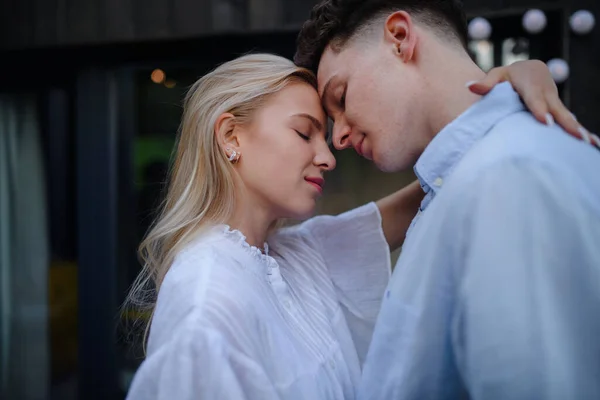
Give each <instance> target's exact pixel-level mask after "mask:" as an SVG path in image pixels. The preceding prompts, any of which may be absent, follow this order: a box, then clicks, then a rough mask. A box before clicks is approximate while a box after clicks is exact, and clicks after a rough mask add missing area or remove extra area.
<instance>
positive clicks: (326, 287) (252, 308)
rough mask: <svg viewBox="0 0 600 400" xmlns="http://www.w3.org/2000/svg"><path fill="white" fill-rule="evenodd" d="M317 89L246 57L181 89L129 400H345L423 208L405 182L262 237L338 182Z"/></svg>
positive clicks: (150, 244) (293, 70)
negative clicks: (143, 346)
mask: <svg viewBox="0 0 600 400" xmlns="http://www.w3.org/2000/svg"><path fill="white" fill-rule="evenodd" d="M542 86H543V85H542ZM315 87H316V81H315V77H314V76H313V75H312V74H311V73H310V72H309V71H307V70H305V69H301V68H298V67H296V66H294V64H293V63H292V62H291V61H288V60H286V59H284V58H280V57H277V56H273V55H258V54H257V55H249V56H244V57H241V58H238V59H236V60H233V61H230V62H227V63H225V64H224V65H222V66H220V67H218V68H217V69H216V70H214V71H213V72H211V73H209V74H208V75H206V76H204V77H203V78H201V79H200V80H198V81H197V82H196V83H195V84H194V85H193V86H192V87H191V89H190V91H189V93H188V95H187V97H186V99H185V104H184V113H183V121H182V125H181V132H180V137H179V141H178V145H177V150H176V155H175V160H174V165H173V167H172V171H171V174H170V182H169V188H168V193H167V196H166V200H165V202H164V205H163V207H162V213H161V215H160V217H159V218H158V220H157V221H156V222H155V224H154V226H153V228H152V229H151V230H150V232H149V234H148V235H147V237H146V239H145V240H144V242H143V243H142V245H141V254H142V256H143V259H144V260H145V266H144V271H143V273H142V275H140V278H139V279H138V282H137V284H136V285H135V287H134V288H133V291H132V293H131V299H132V301H136V300H139V299H140V296H141V295H143V294H144V293H145V290H146V289H147V284H148V283H149V282H150V283H152V284H153V285H154V287H155V289H156V291H157V293H158V296H157V301H156V304H155V305H154V303H151V304H150V305H151V307H152V308H153V318H152V322H151V329H150V330H149V338H148V345H147V358H146V359H145V361H144V362H143V363H142V365H141V367H140V368H139V370H138V372H137V374H136V376H135V378H134V381H133V383H132V386H131V389H130V392H129V395H128V398H129V399H146V400H149V399H164V400H171V399H177V400H185V399H210V400H212V399H215V400H216V399H256V400H258V399H260V400H269V399H306V400H316V399H352V398H354V394H355V387H356V385H357V383H358V380H359V377H360V373H361V363H362V361H363V358H364V356H365V353H366V350H367V347H368V345H369V341H370V338H371V333H372V330H373V325H374V322H375V318H376V315H377V313H378V310H379V306H380V299H381V297H382V294H383V292H384V289H385V287H386V285H387V282H388V278H389V276H390V248H391V249H394V248H397V247H398V246H400V245H401V243H402V241H403V239H404V234H405V232H406V229H407V228H408V226H409V224H410V221H411V219H412V217H413V216H414V215H415V213H416V211H417V208H418V205H419V202H420V200H421V199H422V197H423V195H422V193H421V191H420V188H419V186H418V185H417V184H413V185H410V186H408V187H406V188H404V189H403V190H400V191H399V192H397V193H395V194H392V195H391V196H389V197H386V198H384V199H382V200H380V201H378V202H377V203H370V204H367V205H364V206H362V207H359V208H357V209H355V210H352V211H349V212H347V213H345V214H342V215H339V216H335V217H332V216H319V217H315V218H312V219H309V220H307V221H306V222H304V223H302V224H300V225H297V226H294V227H287V228H282V229H275V226H276V225H277V222H278V221H279V220H280V219H283V218H294V219H306V218H307V217H309V216H310V215H311V213H312V212H313V210H314V208H315V203H316V201H317V199H318V198H319V196H320V195H321V192H322V189H323V185H324V183H325V181H324V174H325V172H327V171H330V170H332V169H333V168H335V158H334V156H333V155H332V153H331V152H330V150H329V146H328V144H327V137H326V136H327V132H326V115H325V113H324V111H323V109H322V108H321V103H320V101H319V96H318V94H317V92H316V90H315ZM526 89H527V90H528V91H531V92H533V91H534V89H535V90H537V89H540V88H539V87H535V86H534V87H527V88H526ZM562 112H566V110H564V111H562Z"/></svg>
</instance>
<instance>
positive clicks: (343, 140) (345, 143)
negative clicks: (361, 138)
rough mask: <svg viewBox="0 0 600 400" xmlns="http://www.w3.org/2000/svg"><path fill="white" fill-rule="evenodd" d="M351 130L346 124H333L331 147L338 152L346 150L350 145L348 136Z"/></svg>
mask: <svg viewBox="0 0 600 400" xmlns="http://www.w3.org/2000/svg"><path fill="white" fill-rule="evenodd" d="M351 133H352V130H351V129H350V126H348V124H346V123H339V124H338V123H334V124H333V146H334V147H335V148H336V149H338V150H344V149H347V148H348V147H350V146H351V145H352V143H351V142H350V134H351Z"/></svg>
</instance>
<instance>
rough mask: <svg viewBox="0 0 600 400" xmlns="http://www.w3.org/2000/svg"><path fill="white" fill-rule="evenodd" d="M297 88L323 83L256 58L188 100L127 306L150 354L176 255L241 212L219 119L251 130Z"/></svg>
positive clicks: (289, 65) (229, 69)
mask: <svg viewBox="0 0 600 400" xmlns="http://www.w3.org/2000/svg"><path fill="white" fill-rule="evenodd" d="M292 82H304V83H307V84H310V85H311V86H313V87H315V88H316V83H317V82H316V77H315V76H314V75H313V73H312V72H310V71H309V70H307V69H304V68H299V67H297V66H296V65H294V63H293V62H292V61H290V60H288V59H285V58H283V57H279V56H276V55H271V54H250V55H245V56H242V57H239V58H237V59H234V60H232V61H229V62H226V63H224V64H222V65H220V66H219V67H217V68H216V69H215V70H213V71H212V72H210V73H209V74H207V75H205V76H203V77H202V78H200V79H199V80H198V81H196V82H195V83H194V84H193V85H192V86H191V88H190V89H189V91H188V93H187V94H186V97H185V100H184V107H183V117H182V121H181V125H180V128H179V135H178V139H177V144H176V148H175V153H174V160H173V163H172V165H171V170H170V172H169V184H168V190H167V193H166V198H165V199H164V201H163V202H162V204H161V206H160V210H159V214H158V217H157V219H156V220H155V222H154V223H153V225H152V227H151V228H150V230H149V231H148V233H147V234H146V237H145V238H144V240H143V241H142V242H141V244H140V247H139V256H140V258H141V262H142V264H143V267H142V271H141V272H140V274H139V275H138V277H137V278H136V280H135V281H134V283H133V285H132V287H131V289H130V292H129V294H128V297H127V300H126V302H125V305H126V306H128V307H127V308H133V309H134V311H136V312H137V314H138V315H139V312H142V313H144V312H145V314H146V315H148V317H147V318H142V319H143V320H144V325H145V326H144V351H145V342H146V338H147V334H148V329H149V326H150V321H151V319H152V314H153V312H154V306H155V303H156V300H155V299H156V294H157V293H158V291H159V290H160V286H161V284H162V281H163V279H164V277H165V275H166V274H167V272H168V270H169V268H170V266H171V264H172V263H173V260H174V258H175V256H176V254H177V253H178V252H179V251H181V250H182V249H183V248H184V247H185V246H186V245H187V244H189V243H190V242H191V241H192V240H193V239H194V238H195V237H196V236H197V235H198V234H199V233H200V232H201V231H202V230H203V229H204V228H206V227H208V226H212V225H215V224H220V223H225V222H226V220H227V218H228V217H229V216H230V215H231V214H232V212H233V210H234V207H235V198H234V175H233V174H234V171H233V166H232V164H231V162H229V160H228V159H227V156H226V155H225V153H224V152H223V150H222V149H221V147H220V145H219V143H218V140H217V137H216V135H215V132H214V126H215V123H216V120H217V118H218V117H219V116H220V115H221V114H223V113H231V114H233V115H234V116H235V121H236V123H240V124H246V123H248V122H250V121H251V119H252V116H253V114H254V113H255V112H256V110H258V109H260V108H261V107H262V106H263V105H264V104H265V102H266V101H267V100H268V99H269V97H270V96H272V95H273V94H275V93H278V92H279V91H281V90H282V89H283V88H285V87H286V86H287V85H289V84H290V83H292ZM138 322H139V321H138Z"/></svg>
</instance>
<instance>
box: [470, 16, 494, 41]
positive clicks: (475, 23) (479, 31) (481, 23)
mask: <svg viewBox="0 0 600 400" xmlns="http://www.w3.org/2000/svg"><path fill="white" fill-rule="evenodd" d="M491 34H492V25H491V24H490V22H489V21H488V20H487V19H485V18H482V17H477V18H473V19H472V20H471V22H469V37H471V39H474V40H485V39H487V38H489V37H490V35H491Z"/></svg>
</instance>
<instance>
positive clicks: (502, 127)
mask: <svg viewBox="0 0 600 400" xmlns="http://www.w3.org/2000/svg"><path fill="white" fill-rule="evenodd" d="M515 163H519V164H520V165H523V168H524V173H526V171H527V170H528V169H531V168H550V169H552V170H554V171H557V172H560V173H561V174H564V175H565V176H571V175H576V176H579V177H581V178H582V180H583V181H584V182H585V181H589V182H590V183H591V182H593V179H594V171H598V170H599V169H600V153H598V150H596V149H594V148H593V147H592V146H590V145H588V144H587V143H585V142H583V141H582V140H579V139H577V138H574V137H572V136H571V135H569V134H568V133H566V132H565V131H564V130H563V129H562V128H560V127H559V126H557V125H554V126H546V125H544V124H541V123H539V122H538V121H537V120H535V118H534V117H533V116H532V115H531V114H530V113H529V112H519V113H515V114H512V115H510V116H509V117H507V118H505V119H503V120H502V121H500V122H499V123H498V124H496V125H495V126H494V127H493V128H492V129H491V130H490V131H489V132H488V133H487V134H486V136H485V137H484V138H482V139H481V140H480V141H479V142H478V143H477V144H475V145H474V146H473V148H472V149H471V150H470V151H469V152H468V153H467V154H466V155H465V156H464V157H463V159H462V160H461V162H460V163H459V164H458V165H457V167H456V169H455V171H454V172H453V174H452V175H453V178H456V179H457V180H461V179H467V180H469V179H474V178H475V177H476V176H483V175H485V173H486V171H489V170H491V169H498V168H500V169H501V168H502V166H503V165H507V166H508V165H514V164H515Z"/></svg>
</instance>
